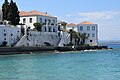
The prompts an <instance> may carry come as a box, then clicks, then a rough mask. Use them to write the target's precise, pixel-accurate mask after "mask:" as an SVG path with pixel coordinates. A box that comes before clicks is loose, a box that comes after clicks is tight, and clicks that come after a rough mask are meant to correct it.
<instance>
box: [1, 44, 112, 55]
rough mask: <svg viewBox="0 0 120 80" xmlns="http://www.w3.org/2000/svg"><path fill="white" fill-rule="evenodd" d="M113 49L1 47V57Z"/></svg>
mask: <svg viewBox="0 0 120 80" xmlns="http://www.w3.org/2000/svg"><path fill="white" fill-rule="evenodd" d="M102 49H112V48H108V46H64V47H56V46H44V47H0V55H8V54H30V52H37V51H40V52H46V51H60V52H64V51H81V50H102Z"/></svg>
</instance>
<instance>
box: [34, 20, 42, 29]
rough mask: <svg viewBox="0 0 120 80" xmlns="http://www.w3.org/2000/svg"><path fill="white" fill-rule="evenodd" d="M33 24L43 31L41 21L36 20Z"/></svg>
mask: <svg viewBox="0 0 120 80" xmlns="http://www.w3.org/2000/svg"><path fill="white" fill-rule="evenodd" d="M33 25H34V26H35V29H37V30H38V31H42V26H43V25H42V24H41V23H38V22H36V23H34V24H33Z"/></svg>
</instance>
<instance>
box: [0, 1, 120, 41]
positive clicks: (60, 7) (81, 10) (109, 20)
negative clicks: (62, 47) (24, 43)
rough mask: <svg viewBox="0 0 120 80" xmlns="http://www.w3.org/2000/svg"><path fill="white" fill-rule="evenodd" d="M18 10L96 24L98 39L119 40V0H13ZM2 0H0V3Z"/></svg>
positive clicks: (73, 21)
mask: <svg viewBox="0 0 120 80" xmlns="http://www.w3.org/2000/svg"><path fill="white" fill-rule="evenodd" d="M8 1H9V0H8ZM13 1H15V2H16V3H17V5H18V8H19V11H31V10H37V11H40V12H47V13H48V14H50V15H53V16H57V18H58V20H61V21H65V22H67V23H75V24H78V23H80V22H83V21H89V22H93V23H96V24H98V26H99V30H98V31H99V40H120V0H13ZM3 2H4V0H0V4H1V5H2V3H3Z"/></svg>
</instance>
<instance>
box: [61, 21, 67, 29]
mask: <svg viewBox="0 0 120 80" xmlns="http://www.w3.org/2000/svg"><path fill="white" fill-rule="evenodd" d="M66 25H67V23H66V22H61V26H63V28H64V30H66Z"/></svg>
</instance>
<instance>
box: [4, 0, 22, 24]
mask: <svg viewBox="0 0 120 80" xmlns="http://www.w3.org/2000/svg"><path fill="white" fill-rule="evenodd" d="M2 12H3V20H7V21H9V24H11V25H15V26H16V25H18V24H19V21H20V16H19V11H18V7H17V5H16V3H15V2H13V1H12V0H11V1H10V3H9V2H8V0H5V2H4V3H3V5H2Z"/></svg>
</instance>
